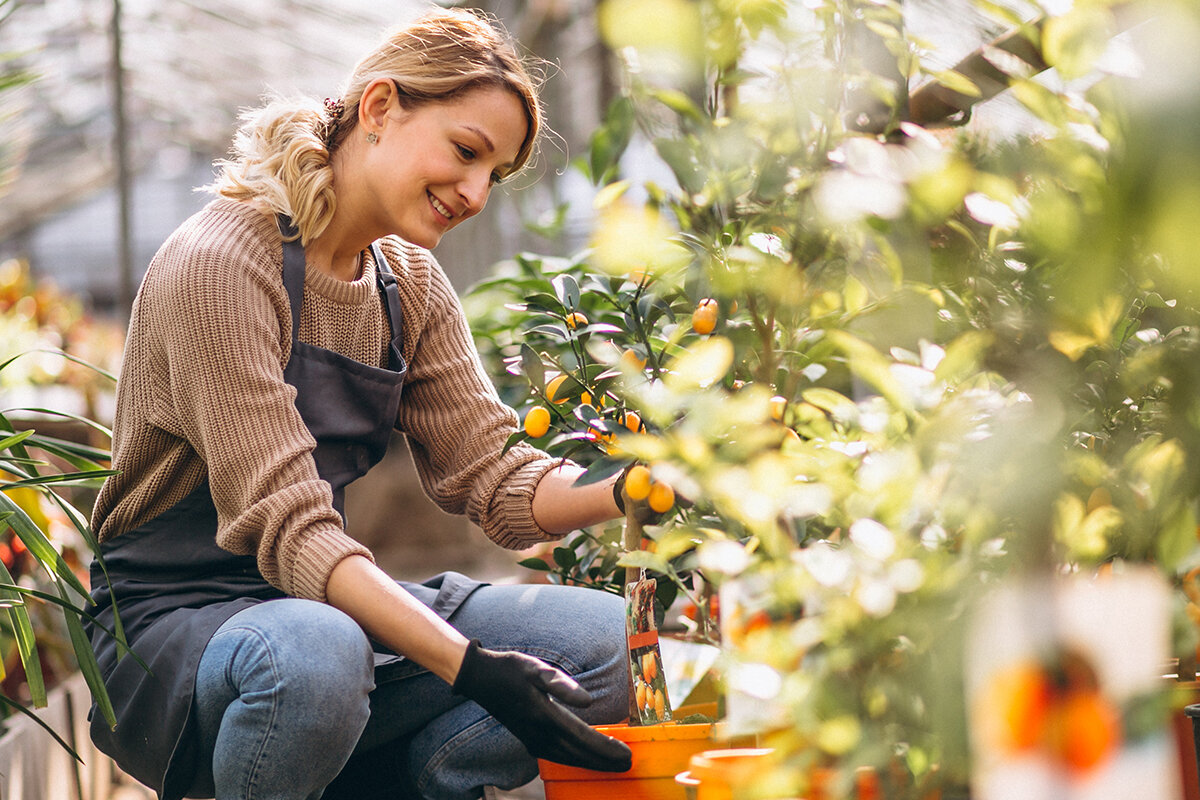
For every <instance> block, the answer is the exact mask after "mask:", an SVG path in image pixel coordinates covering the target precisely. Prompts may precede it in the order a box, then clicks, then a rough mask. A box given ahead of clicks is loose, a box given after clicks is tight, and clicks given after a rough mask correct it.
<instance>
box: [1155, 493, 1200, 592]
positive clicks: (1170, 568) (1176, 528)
mask: <svg viewBox="0 0 1200 800" xmlns="http://www.w3.org/2000/svg"><path fill="white" fill-rule="evenodd" d="M1195 543H1196V515H1195V513H1194V512H1193V511H1192V507H1191V504H1190V503H1185V504H1183V505H1182V506H1181V508H1180V509H1179V511H1178V513H1176V514H1175V515H1174V516H1173V517H1172V518H1171V519H1169V520H1166V521H1165V522H1164V523H1163V524H1162V526H1161V529H1160V530H1159V533H1158V536H1157V537H1156V538H1155V542H1154V546H1155V555H1156V556H1157V558H1158V563H1159V564H1160V565H1161V566H1162V569H1163V570H1164V571H1165V572H1166V573H1167V574H1168V575H1169V574H1172V573H1173V572H1174V571H1175V567H1176V566H1177V565H1179V564H1180V563H1181V562H1182V561H1183V559H1184V558H1186V557H1187V556H1188V554H1190V553H1191V552H1192V548H1193V547H1194V546H1195Z"/></svg>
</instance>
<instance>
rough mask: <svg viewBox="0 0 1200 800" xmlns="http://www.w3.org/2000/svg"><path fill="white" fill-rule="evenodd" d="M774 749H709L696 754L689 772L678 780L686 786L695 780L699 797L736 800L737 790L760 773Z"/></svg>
mask: <svg viewBox="0 0 1200 800" xmlns="http://www.w3.org/2000/svg"><path fill="white" fill-rule="evenodd" d="M773 752H774V751H773V750H772V749H770V748H767V747H735V748H730V749H727V750H705V751H703V752H700V753H697V754H696V755H694V756H692V759H691V761H690V762H689V765H688V767H689V768H688V771H687V772H686V773H685V774H684V775H680V776H678V778H677V780H678V782H679V783H681V784H684V785H685V787H686V786H688V784H691V783H693V782H694V785H695V792H696V793H695V800H733V797H734V792H735V790H737V789H740V788H741V787H744V786H746V784H748V783H750V782H751V781H752V780H753V779H754V777H755V775H758V774H760V773H761V772H762V768H763V759H765V758H767V757H768V756H770V755H771V753H773ZM685 791H690V790H689V789H685Z"/></svg>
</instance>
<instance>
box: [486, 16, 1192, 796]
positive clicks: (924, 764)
mask: <svg viewBox="0 0 1200 800" xmlns="http://www.w3.org/2000/svg"><path fill="white" fill-rule="evenodd" d="M977 5H978V7H979V8H980V9H981V10H983V11H985V12H987V13H991V14H993V15H995V17H996V19H997V22H998V23H999V24H1001V25H1006V26H1011V27H1012V30H1014V31H1016V32H1017V35H1018V36H1020V37H1023V38H1024V40H1025V42H1026V43H1027V44H1028V45H1030V46H1031V47H1033V48H1034V49H1035V51H1036V53H1037V54H1038V60H1040V61H1042V62H1043V63H1042V64H1041V65H1033V64H1030V63H1027V62H1022V61H1020V60H1019V59H1008V60H1004V59H999V58H997V59H996V64H997V65H998V66H997V69H1000V70H1001V71H1002V72H1003V73H1004V74H1003V75H1002V76H1001V77H1002V78H1003V80H1004V82H1005V87H1006V88H1007V91H1008V92H1009V93H1010V94H1011V95H1012V96H1013V97H1015V98H1016V100H1017V101H1019V103H1020V104H1021V106H1022V107H1023V108H1024V110H1025V112H1026V114H1027V125H1028V131H1027V132H1025V133H1023V134H1020V135H1017V136H1014V137H1009V138H1004V139H997V138H994V137H991V136H989V134H988V133H987V132H986V131H982V132H981V131H978V130H974V129H972V130H971V131H970V132H967V131H955V130H952V129H946V128H944V127H940V126H938V125H935V124H932V123H931V122H929V121H927V124H925V125H920V124H917V123H915V122H913V121H910V120H909V119H908V118H907V114H908V107H907V103H906V100H907V97H908V91H907V87H908V86H910V85H917V84H918V83H920V82H921V81H923V80H930V81H934V82H936V83H938V84H940V85H941V86H943V87H945V88H946V89H947V90H949V91H953V92H955V93H957V94H958V95H959V96H966V97H971V96H975V95H981V94H982V92H981V90H980V89H979V86H977V85H976V84H975V83H974V80H980V77H979V76H972V75H966V74H961V73H957V72H954V71H952V70H951V71H947V70H941V69H938V70H934V69H930V70H924V69H923V58H922V56H923V53H922V50H921V46H920V45H919V43H917V42H915V41H913V40H911V39H910V38H909V37H908V34H907V33H906V31H905V29H904V25H903V19H902V15H901V6H900V4H898V3H893V2H886V1H885V2H856V0H840V1H838V2H835V1H834V0H828V1H827V2H810V3H804V4H784V3H777V2H762V3H737V4H733V3H725V2H720V0H712V1H711V2H708V1H706V2H701V3H699V4H697V5H695V6H688V8H689V9H691V10H689V11H686V12H685V11H683V10H681V9H680V8H677V7H676V5H675V4H672V3H670V2H667V0H661V2H658V1H657V0H656V2H647V3H644V4H639V6H638V10H636V13H635V11H634V10H632V9H631V8H630V7H628V6H627V5H617V4H615V3H614V4H606V5H602V11H601V14H602V25H603V26H604V30H605V31H606V35H607V37H608V40H609V43H610V44H611V45H612V46H613V47H614V49H615V50H616V51H617V53H618V54H619V56H620V57H621V58H622V60H623V63H624V66H625V72H624V74H625V78H626V83H625V91H624V94H623V96H622V97H621V98H620V99H619V100H618V101H617V102H616V103H615V104H614V106H613V107H612V109H611V110H610V112H609V114H608V115H607V117H606V120H605V122H604V125H603V127H602V128H601V129H600V130H598V131H597V132H596V134H595V135H594V136H593V139H592V143H591V148H590V150H589V152H588V153H587V154H586V156H584V157H582V158H581V159H579V162H578V164H577V166H578V168H579V169H580V170H581V171H582V172H583V173H584V174H585V175H586V176H587V177H588V178H590V179H591V180H592V182H593V183H594V184H595V185H596V186H597V194H596V201H595V206H596V227H595V231H594V234H593V237H592V241H591V242H590V246H589V247H588V248H587V249H586V250H584V251H582V252H580V253H577V254H575V255H573V256H571V257H569V258H551V257H544V256H536V255H531V254H524V255H522V256H520V257H518V258H517V259H515V260H514V261H512V262H509V263H506V264H504V265H501V266H500V268H499V272H498V273H497V276H496V277H495V278H493V279H491V280H489V281H487V282H485V283H483V284H481V285H480V286H479V287H478V288H477V289H476V291H475V294H474V296H473V297H472V298H470V307H471V308H472V309H476V313H475V314H474V322H475V323H476V326H477V327H476V330H477V332H478V333H479V336H480V347H481V350H482V351H483V352H484V354H485V356H487V357H489V358H491V359H494V363H496V364H497V371H498V372H499V371H501V369H500V364H503V365H504V370H503V371H504V373H505V375H506V376H507V377H506V378H505V379H503V380H502V381H501V384H502V390H503V392H504V394H505V396H506V398H507V399H508V400H509V401H510V402H512V403H513V404H514V405H516V406H518V407H522V408H526V409H527V408H529V407H531V406H533V405H546V406H547V407H548V408H549V409H550V411H551V413H552V420H553V422H552V426H551V430H550V432H549V433H548V434H547V435H546V436H545V437H541V438H539V439H538V440H536V441H535V443H536V444H538V445H540V446H544V447H546V448H547V449H549V450H550V451H551V452H554V453H557V454H561V455H565V456H570V457H573V458H575V459H577V460H579V461H580V462H581V463H584V464H587V465H589V477H588V479H599V478H600V477H603V476H605V475H610V474H612V473H613V472H615V471H616V470H618V469H620V468H622V467H624V466H625V465H626V464H628V463H631V462H632V461H635V460H637V461H642V462H645V463H647V464H649V465H651V468H652V470H653V473H654V475H655V476H656V478H658V479H661V480H663V481H666V482H668V483H670V484H671V485H672V486H673V487H674V488H675V489H676V491H677V492H678V493H680V494H682V495H683V496H685V497H687V498H688V499H689V500H690V501H691V502H690V504H689V505H688V506H687V507H686V508H677V509H676V512H675V514H674V518H673V519H672V520H670V521H668V522H667V523H666V524H664V525H662V526H659V527H657V528H651V529H650V537H651V539H652V543H651V544H650V545H649V546H648V547H646V548H644V549H643V551H641V552H638V553H625V554H624V555H623V556H622V558H621V559H620V560H619V561H614V560H613V559H612V558H611V553H612V551H613V549H614V548H615V547H616V542H617V539H616V538H615V537H614V536H612V535H611V534H605V533H601V534H598V535H584V536H579V537H576V538H575V539H574V540H572V541H571V542H568V544H567V545H564V546H563V547H560V548H559V550H558V551H555V553H554V555H553V558H552V559H551V560H552V561H553V563H550V562H547V564H546V568H548V569H550V571H552V572H554V573H556V574H557V575H559V577H560V579H563V580H571V581H582V582H588V581H592V582H598V583H602V584H604V585H605V586H607V587H608V588H613V585H614V581H613V575H612V572H613V571H614V570H615V569H616V568H617V567H618V566H620V565H632V566H639V567H648V568H650V569H652V570H653V571H656V572H658V573H660V574H663V575H667V576H668V577H672V578H675V579H676V582H677V583H678V585H679V586H680V588H682V589H683V590H684V591H687V592H688V593H690V594H692V595H693V596H692V600H693V602H696V603H698V604H701V605H702V604H703V603H704V602H705V600H706V597H707V596H708V595H707V594H706V592H707V591H708V590H710V589H711V587H713V586H719V585H721V584H722V583H723V582H727V581H746V580H748V579H750V578H752V577H755V576H757V577H756V578H755V579H756V580H765V581H766V585H767V586H769V587H770V588H769V589H768V591H767V594H768V596H769V598H770V600H769V602H768V603H767V605H768V607H769V613H767V615H766V617H765V619H767V620H769V621H770V622H771V624H768V625H766V626H765V627H764V628H762V629H761V630H760V629H758V628H753V629H750V628H747V627H746V620H740V621H739V620H734V619H731V616H732V615H733V614H734V613H735V610H732V609H728V608H723V609H722V614H723V615H724V616H725V617H726V619H724V620H723V631H724V632H725V634H726V638H725V646H726V650H727V654H728V655H729V658H730V659H731V661H737V660H739V659H740V660H743V661H750V662H754V663H759V664H765V665H768V666H769V667H771V668H772V669H773V670H774V671H775V673H776V674H777V675H778V680H779V688H778V692H777V693H776V695H775V700H774V701H775V702H776V703H777V704H778V705H779V706H780V707H782V708H784V709H785V713H786V715H787V722H788V724H787V726H786V727H785V728H784V729H782V730H781V731H780V732H777V734H776V735H775V737H774V739H772V742H773V744H775V745H776V746H777V747H779V748H780V749H782V750H784V751H785V752H787V753H788V754H790V761H789V762H788V763H789V766H788V767H787V768H786V769H784V770H783V771H782V772H781V773H780V774H779V775H777V776H774V777H773V778H772V780H779V781H781V784H780V786H782V787H783V788H781V789H780V791H784V792H785V793H787V795H788V796H791V795H793V794H795V793H796V792H797V791H802V790H803V783H804V780H805V776H806V775H807V774H808V768H809V767H811V766H812V765H814V764H815V763H825V764H833V765H835V766H838V767H840V768H841V771H840V774H841V776H842V780H844V781H849V780H850V775H851V774H852V769H853V768H854V767H855V766H860V765H869V766H873V767H876V768H878V769H879V770H880V771H881V774H886V775H889V776H891V777H889V780H890V781H892V782H893V783H894V784H895V785H893V786H891V787H890V788H889V790H888V796H889V797H909V796H913V797H916V796H922V795H923V793H924V792H925V791H927V790H928V789H929V788H930V786H932V785H934V784H938V785H946V786H956V785H959V786H961V785H963V784H965V782H966V779H967V777H966V776H967V773H968V754H967V752H966V734H965V724H964V716H965V710H964V708H963V691H962V678H963V676H962V669H963V666H962V661H961V651H962V641H961V639H962V625H963V624H964V620H965V619H966V612H967V610H968V609H969V608H970V606H971V603H972V601H973V599H974V598H975V597H976V596H977V595H978V594H979V593H980V592H982V591H984V589H985V588H986V587H987V586H988V585H990V584H992V583H994V582H995V580H997V579H999V578H1001V577H1003V576H1005V575H1008V574H1011V573H1016V572H1043V573H1047V574H1049V573H1052V572H1056V571H1057V572H1062V571H1068V572H1077V571H1078V572H1097V571H1099V572H1106V571H1111V570H1116V571H1120V569H1121V568H1122V565H1124V564H1129V563H1139V564H1140V563H1147V564H1151V565H1154V567H1156V568H1157V569H1158V570H1159V571H1160V572H1161V574H1162V575H1163V576H1164V577H1165V578H1166V579H1167V580H1171V581H1174V582H1176V583H1177V584H1180V585H1183V584H1185V583H1186V582H1187V581H1190V580H1192V579H1193V578H1192V577H1191V570H1192V569H1193V568H1194V567H1196V566H1198V565H1200V553H1198V551H1197V516H1196V515H1197V497H1198V494H1200V485H1198V484H1197V480H1198V476H1200V470H1197V468H1196V466H1197V465H1196V463H1195V461H1196V459H1197V458H1198V457H1200V439H1198V438H1197V435H1198V433H1200V405H1197V404H1198V403H1200V392H1197V391H1196V390H1197V388H1198V387H1197V381H1198V379H1200V360H1198V359H1197V358H1196V357H1195V356H1196V347H1197V330H1198V328H1197V322H1198V321H1200V320H1197V305H1196V302H1195V294H1196V289H1197V285H1196V283H1197V282H1196V279H1195V277H1194V276H1196V275H1200V270H1198V269H1197V268H1196V265H1195V264H1193V263H1192V262H1193V261H1194V260H1195V259H1196V256H1195V253H1196V252H1197V250H1196V248H1195V247H1194V246H1193V244H1192V242H1191V238H1192V236H1193V234H1192V231H1193V230H1194V229H1195V225H1194V220H1195V218H1196V212H1197V211H1198V210H1200V199H1198V198H1200V194H1197V191H1198V190H1197V189H1196V187H1197V186H1200V181H1197V169H1200V161H1198V156H1197V155H1196V154H1197V153H1200V148H1197V137H1198V134H1197V133H1196V132H1197V131H1200V125H1197V123H1198V122H1200V119H1198V115H1200V99H1197V97H1196V96H1195V93H1194V92H1192V91H1191V90H1190V88H1189V87H1190V86H1191V85H1192V82H1193V81H1194V79H1195V78H1196V77H1197V76H1198V75H1200V67H1198V66H1197V59H1196V58H1195V57H1194V56H1193V55H1191V50H1192V48H1191V47H1190V45H1188V44H1187V42H1188V41H1192V40H1191V39H1190V38H1189V35H1190V34H1194V33H1195V32H1196V31H1197V30H1198V25H1200V20H1198V19H1197V16H1196V12H1195V9H1194V8H1193V7H1192V6H1190V5H1188V4H1186V3H1172V2H1160V3H1151V2H1123V3H1117V2H1107V3H1106V2H1093V3H1076V4H1074V5H1073V6H1071V7H1070V8H1069V9H1067V10H1061V9H1056V11H1057V13H1050V12H1049V11H1039V13H1038V14H1036V15H1033V16H1030V17H1027V18H1025V17H1017V16H1015V15H1014V14H1013V12H1012V11H1010V10H1009V9H1008V8H1007V7H1006V6H1004V5H1001V4H995V3H990V2H980V3H978V4H977ZM660 6H661V9H660ZM605 8H608V9H611V11H610V12H609V15H608V16H604V14H605V12H604V10H603V9H605ZM659 10H662V11H663V13H668V12H669V13H672V14H685V13H686V14H690V13H697V14H699V23H698V29H699V30H702V31H703V32H704V33H703V37H702V38H703V44H702V45H701V44H698V43H697V41H696V39H695V36H694V35H693V34H692V33H687V31H692V30H694V29H693V27H692V26H691V25H690V23H689V24H688V25H681V26H680V28H679V30H680V31H682V33H679V35H678V36H676V35H670V34H667V33H663V34H662V35H658V34H656V35H654V36H650V35H648V34H646V32H645V30H644V23H645V20H646V19H651V18H653V15H654V14H656V13H658V12H659ZM643 15H647V16H645V18H643ZM1131 19H1132V20H1134V21H1136V22H1137V23H1138V25H1137V26H1134V25H1133V24H1132V22H1131ZM639 20H642V22H639ZM1127 28H1134V30H1132V31H1131V32H1129V33H1126V34H1124V35H1121V36H1118V33H1119V32H1121V31H1122V30H1124V29H1127ZM1147 31H1150V33H1147ZM1130 39H1132V40H1133V41H1129V40H1130ZM1144 41H1152V42H1154V45H1153V47H1151V48H1150V50H1149V51H1147V52H1141V51H1139V56H1140V57H1141V60H1142V63H1143V65H1144V69H1143V70H1142V71H1141V72H1140V73H1138V74H1136V75H1134V74H1131V73H1130V72H1129V71H1128V70H1126V69H1124V68H1122V67H1121V64H1120V62H1121V59H1118V58H1115V57H1114V54H1116V55H1119V54H1120V52H1121V51H1122V49H1124V50H1128V49H1130V48H1133V49H1134V50H1136V49H1137V47H1138V45H1139V43H1140V42H1144ZM1126 61H1128V59H1126ZM1114 63H1116V65H1117V66H1113V65H1114ZM664 64H668V65H669V64H674V65H675V66H674V68H666V67H664V66H663V65H664ZM1045 65H1049V66H1051V67H1055V68H1056V69H1055V71H1054V73H1053V74H1051V75H1049V76H1047V75H1045V74H1039V73H1040V70H1041V68H1042V67H1044V66H1045ZM1189 70H1190V71H1189ZM992 93H993V94H994V92H992ZM630 146H638V147H642V148H650V149H652V150H653V152H654V153H655V154H656V155H657V157H658V159H659V161H660V164H661V166H662V167H663V168H664V169H665V171H666V172H667V174H669V175H670V176H671V181H670V183H664V182H663V181H661V180H660V181H658V182H650V181H644V180H643V181H640V182H639V181H638V180H637V177H638V176H631V175H625V174H624V172H623V163H624V162H623V161H622V155H623V153H624V152H625V149H626V148H627V147H630ZM706 300H712V301H715V303H716V306H717V308H718V309H719V313H718V315H717V318H716V322H715V327H714V328H713V329H712V330H711V331H709V330H708V329H707V328H706V327H705V326H702V325H701V326H694V325H693V314H694V312H695V310H696V309H697V308H698V306H699V305H701V304H702V303H703V302H704V301H706ZM577 312H578V313H582V314H583V315H585V316H586V319H587V324H585V325H578V326H576V327H571V326H570V325H568V323H567V320H568V318H569V317H570V316H571V315H572V314H574V313H577ZM626 353H631V354H632V355H629V356H625V355H624V354H626ZM643 359H644V364H642V363H640V362H641V361H642V360H643ZM556 374H565V375H568V376H569V380H568V382H567V385H568V387H569V388H568V389H567V391H566V392H565V396H566V398H567V400H566V402H565V403H554V402H549V401H548V399H547V392H546V385H547V381H548V380H549V378H550V377H552V376H553V375H556ZM584 392H586V393H587V395H588V398H587V399H590V400H591V402H583V400H584V399H585V398H583V393H584ZM563 396H564V395H563V394H556V396H555V398H554V399H555V400H561V399H562V398H563ZM601 397H603V398H604V402H603V403H601V402H600V401H599V399H598V398H601ZM629 410H632V411H635V412H636V413H637V414H638V416H639V418H640V420H641V422H642V423H643V424H644V425H645V428H644V429H643V430H641V431H639V432H633V431H629V430H628V429H627V428H626V427H624V426H623V425H622V424H621V423H622V420H623V419H624V418H625V417H624V415H625V414H626V413H627V411H629ZM523 437H524V434H522V433H518V434H516V435H515V436H514V440H516V439H519V438H523ZM730 548H733V550H731V549H730ZM560 551H561V552H560ZM568 551H570V552H568ZM577 565H583V566H584V567H585V568H584V569H582V570H580V569H576V566H577ZM572 570H574V571H572ZM606 570H608V571H607V572H606ZM1188 602H1189V601H1188V600H1187V597H1186V596H1185V595H1184V594H1183V593H1181V594H1180V595H1179V603H1178V605H1179V611H1180V615H1179V620H1180V624H1178V625H1177V626H1176V642H1175V646H1176V648H1177V650H1178V652H1179V653H1180V654H1181V655H1184V656H1185V657H1186V656H1187V654H1188V653H1192V652H1194V651H1195V646H1196V636H1195V626H1194V625H1193V624H1191V623H1189V622H1188V621H1187V617H1186V615H1185V613H1184V611H1185V609H1186V607H1187V604H1188ZM1196 612H1200V607H1196V608H1195V610H1194V612H1193V613H1196ZM739 625H741V626H742V627H739ZM731 634H732V636H733V638H734V640H735V642H736V643H734V642H731V638H730V636H731ZM801 665H802V666H801ZM897 767H899V768H901V769H900V772H899V773H897V772H896V768H897ZM897 775H898V777H897ZM776 788H779V787H776Z"/></svg>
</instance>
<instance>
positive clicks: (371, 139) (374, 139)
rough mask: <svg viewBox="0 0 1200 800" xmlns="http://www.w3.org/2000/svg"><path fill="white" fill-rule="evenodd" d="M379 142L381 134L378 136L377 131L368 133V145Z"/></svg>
mask: <svg viewBox="0 0 1200 800" xmlns="http://www.w3.org/2000/svg"><path fill="white" fill-rule="evenodd" d="M378 141H379V134H377V133H376V132H375V131H369V132H368V133H367V143H368V144H375V143H376V142H378Z"/></svg>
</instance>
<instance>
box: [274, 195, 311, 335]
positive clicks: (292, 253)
mask: <svg viewBox="0 0 1200 800" xmlns="http://www.w3.org/2000/svg"><path fill="white" fill-rule="evenodd" d="M276 221H277V222H278V224H279V230H280V232H281V233H282V234H283V288H285V289H287V295H288V305H289V306H291V309H292V341H293V342H294V341H296V340H297V338H298V337H299V335H300V309H301V308H302V307H303V305H304V268H305V267H304V248H303V247H302V246H301V245H300V239H299V236H300V231H299V230H298V229H297V228H296V226H295V225H294V224H293V223H292V220H291V218H290V217H288V216H287V215H285V214H279V215H277V217H276ZM289 239H290V241H289Z"/></svg>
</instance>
